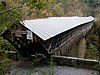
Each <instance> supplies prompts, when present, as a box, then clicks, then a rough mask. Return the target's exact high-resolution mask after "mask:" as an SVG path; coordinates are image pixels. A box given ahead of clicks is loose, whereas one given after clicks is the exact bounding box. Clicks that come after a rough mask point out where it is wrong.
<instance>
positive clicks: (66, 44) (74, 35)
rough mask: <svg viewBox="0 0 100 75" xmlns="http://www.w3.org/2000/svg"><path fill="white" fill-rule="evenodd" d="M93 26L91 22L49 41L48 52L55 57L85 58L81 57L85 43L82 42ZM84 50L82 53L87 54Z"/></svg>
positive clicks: (47, 43) (47, 44)
mask: <svg viewBox="0 0 100 75" xmlns="http://www.w3.org/2000/svg"><path fill="white" fill-rule="evenodd" d="M92 25H93V22H89V23H86V24H83V25H80V26H78V27H75V28H73V29H71V30H69V31H66V32H64V33H61V34H60V35H57V36H55V37H53V38H51V39H49V40H47V42H46V48H47V50H48V52H49V53H51V54H54V55H67V56H75V57H82V58H83V57H84V55H82V56H80V55H81V50H82V47H83V46H82V43H83V41H81V42H80V40H83V38H84V36H85V34H86V33H87V32H88V31H89V30H90V29H91V27H92ZM84 41H85V39H84ZM79 43H80V46H79ZM84 44H85V43H84ZM84 44H83V45H84ZM84 49H85V48H83V50H82V51H84V53H85V50H84ZM74 52H75V53H74ZM74 54H75V55H74Z"/></svg>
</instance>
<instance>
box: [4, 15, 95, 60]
mask: <svg viewBox="0 0 100 75" xmlns="http://www.w3.org/2000/svg"><path fill="white" fill-rule="evenodd" d="M93 22H94V18H93V17H91V16H90V17H49V18H45V19H34V20H25V21H23V22H20V23H19V24H13V25H11V26H10V27H9V28H8V29H7V30H6V31H5V32H4V33H3V34H2V36H3V38H4V39H6V40H8V41H9V42H10V43H11V44H12V45H13V46H14V47H15V48H16V49H17V51H18V52H19V53H20V54H21V55H22V56H23V57H25V58H26V57H30V56H31V55H33V54H36V53H43V54H44V55H45V56H47V57H48V56H49V55H51V54H54V55H66V53H67V51H68V50H70V49H71V48H73V47H74V46H76V44H77V43H78V42H79V41H80V40H81V39H82V38H83V37H84V36H85V34H86V32H88V31H89V30H90V29H91V27H92V25H93Z"/></svg>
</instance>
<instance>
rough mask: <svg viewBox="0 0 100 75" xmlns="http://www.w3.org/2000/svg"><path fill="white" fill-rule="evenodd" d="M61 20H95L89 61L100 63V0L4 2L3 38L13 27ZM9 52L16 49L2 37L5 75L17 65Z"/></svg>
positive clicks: (0, 69)
mask: <svg viewBox="0 0 100 75" xmlns="http://www.w3.org/2000/svg"><path fill="white" fill-rule="evenodd" d="M61 16H63V17H65V16H66V17H67V16H93V17H94V18H95V23H94V25H93V27H92V29H91V30H90V31H89V32H88V33H87V35H86V54H85V58H86V59H96V60H99V61H100V25H99V24H100V0H0V35H1V34H2V33H3V32H4V31H5V30H6V29H7V28H9V26H11V25H12V24H13V23H17V22H19V21H22V20H26V19H37V18H47V17H61ZM9 51H15V48H14V47H13V46H12V45H11V44H10V43H9V42H7V41H6V40H4V39H3V38H2V37H0V74H2V75H5V73H6V72H9V67H10V66H11V64H10V63H11V62H13V60H11V59H9V58H8V52H9ZM19 56H20V55H19ZM5 64H6V65H5ZM4 65H5V66H4Z"/></svg>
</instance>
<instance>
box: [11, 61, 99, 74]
mask: <svg viewBox="0 0 100 75" xmlns="http://www.w3.org/2000/svg"><path fill="white" fill-rule="evenodd" d="M30 64H31V63H30V62H26V61H23V62H22V61H20V62H18V63H17V67H16V68H13V69H12V70H11V73H10V75H100V74H99V73H98V72H97V71H94V70H89V69H81V68H75V67H68V66H56V65H51V66H50V65H41V63H40V64H39V65H38V66H35V65H34V66H32V65H30ZM29 65H30V66H29Z"/></svg>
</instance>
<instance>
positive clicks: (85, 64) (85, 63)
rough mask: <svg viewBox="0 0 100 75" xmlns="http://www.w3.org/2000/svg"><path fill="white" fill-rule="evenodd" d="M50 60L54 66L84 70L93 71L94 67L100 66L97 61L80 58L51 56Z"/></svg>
mask: <svg viewBox="0 0 100 75" xmlns="http://www.w3.org/2000/svg"><path fill="white" fill-rule="evenodd" d="M51 60H52V62H54V63H55V64H56V65H60V66H70V67H77V68H85V69H95V68H94V66H96V65H98V64H100V62H99V61H98V60H91V59H82V58H76V57H67V56H56V55H52V56H51Z"/></svg>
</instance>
